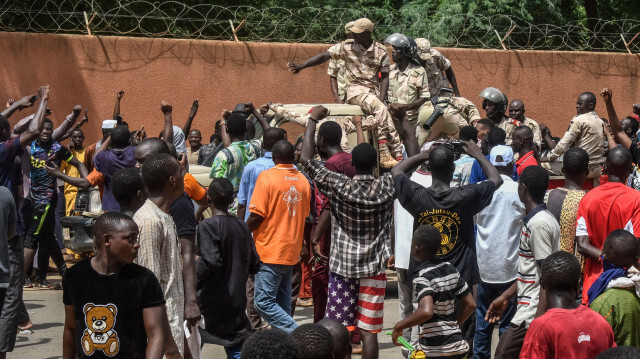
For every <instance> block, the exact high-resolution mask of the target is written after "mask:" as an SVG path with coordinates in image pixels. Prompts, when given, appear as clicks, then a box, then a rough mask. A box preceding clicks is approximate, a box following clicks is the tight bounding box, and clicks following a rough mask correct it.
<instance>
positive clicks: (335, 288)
mask: <svg viewBox="0 0 640 359" xmlns="http://www.w3.org/2000/svg"><path fill="white" fill-rule="evenodd" d="M386 286H387V275H386V274H385V273H382V274H378V275H376V276H373V277H369V278H358V279H355V278H345V277H343V276H341V275H339V274H336V273H333V272H331V273H329V293H328V294H329V295H328V297H329V299H328V300H327V311H326V314H325V317H326V318H330V319H333V320H336V321H338V322H340V323H342V325H344V326H345V327H347V329H349V331H354V330H355V329H356V327H358V328H360V329H363V330H366V331H368V332H371V333H379V332H381V331H382V321H383V317H384V295H385V290H386Z"/></svg>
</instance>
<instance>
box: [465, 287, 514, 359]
mask: <svg viewBox="0 0 640 359" xmlns="http://www.w3.org/2000/svg"><path fill="white" fill-rule="evenodd" d="M512 284H513V282H509V283H484V282H482V283H480V284H478V299H477V300H476V334H475V337H474V346H473V357H474V358H475V359H485V358H486V359H489V358H491V337H492V335H493V328H494V326H495V324H489V323H488V322H486V321H485V320H484V317H485V315H486V314H487V309H489V306H490V305H491V302H493V301H494V300H495V299H496V298H498V297H499V296H500V295H501V294H502V293H503V292H504V291H505V290H507V289H508V288H509V287H511V285H512ZM516 307H517V305H516V296H513V297H512V298H511V299H509V305H508V306H507V309H506V310H505V311H504V313H502V318H501V319H500V329H499V332H500V335H502V333H504V331H505V330H507V329H508V328H509V325H510V323H511V319H512V318H513V316H514V315H515V314H516Z"/></svg>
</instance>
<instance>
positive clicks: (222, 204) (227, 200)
mask: <svg viewBox="0 0 640 359" xmlns="http://www.w3.org/2000/svg"><path fill="white" fill-rule="evenodd" d="M207 193H208V194H209V198H210V199H211V202H212V203H213V204H214V205H215V206H216V207H218V208H227V207H229V206H230V205H231V204H232V203H233V184H231V181H229V180H228V179H227V178H224V177H220V178H214V179H213V180H211V184H210V185H209V190H208V192H207Z"/></svg>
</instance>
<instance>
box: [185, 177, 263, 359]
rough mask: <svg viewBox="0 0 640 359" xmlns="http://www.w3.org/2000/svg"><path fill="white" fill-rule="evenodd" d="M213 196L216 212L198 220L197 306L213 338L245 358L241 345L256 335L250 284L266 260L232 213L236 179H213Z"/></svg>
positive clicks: (230, 354) (231, 355) (229, 352)
mask: <svg viewBox="0 0 640 359" xmlns="http://www.w3.org/2000/svg"><path fill="white" fill-rule="evenodd" d="M208 198H209V205H210V208H211V212H212V214H213V216H212V217H211V218H207V219H205V220H204V221H201V222H200V223H199V224H198V237H197V247H198V249H199V258H198V260H197V262H196V270H197V274H198V285H197V288H198V291H197V297H198V306H199V307H200V310H201V311H202V315H203V317H204V321H205V330H206V331H207V333H209V334H211V335H212V336H213V338H214V342H215V343H216V344H220V345H223V346H224V347H225V351H226V352H227V357H228V358H240V351H241V349H242V344H243V343H244V341H245V339H246V338H247V337H249V335H251V325H250V323H249V319H248V318H247V315H246V314H245V309H246V307H247V296H246V292H245V283H246V282H247V279H248V278H249V275H250V274H256V273H257V272H258V270H259V269H260V263H261V262H260V257H259V256H258V253H257V252H256V246H255V244H254V243H253V239H252V238H251V233H250V232H249V228H248V227H247V225H246V224H245V223H244V221H242V220H241V219H239V218H237V217H234V216H232V215H231V214H230V213H229V206H230V205H231V204H232V203H233V186H232V185H231V182H230V181H229V180H228V179H226V178H215V179H213V181H211V185H210V186H209V193H208Z"/></svg>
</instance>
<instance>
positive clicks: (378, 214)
mask: <svg viewBox="0 0 640 359" xmlns="http://www.w3.org/2000/svg"><path fill="white" fill-rule="evenodd" d="M304 167H305V169H306V170H307V171H308V173H309V177H311V178H312V179H313V180H314V181H315V182H316V186H317V187H318V190H320V192H322V194H324V195H325V196H327V197H328V198H329V201H330V203H331V254H330V255H329V269H330V270H331V272H333V273H337V274H339V275H341V276H343V277H346V278H367V277H373V276H376V275H378V274H380V273H382V272H384V270H385V262H386V260H387V259H388V258H389V257H390V252H391V251H390V243H391V222H392V220H393V200H394V198H395V189H394V187H393V179H392V177H391V173H385V174H384V175H382V176H380V177H379V178H374V177H373V176H371V175H355V176H354V177H353V179H351V178H349V177H347V176H346V175H344V174H341V173H336V172H332V171H329V170H328V169H326V168H325V167H324V166H323V165H322V164H321V163H320V162H318V161H315V160H312V161H309V162H308V163H307V164H306V165H305V166H304Z"/></svg>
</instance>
